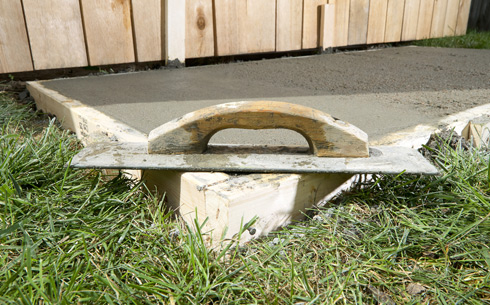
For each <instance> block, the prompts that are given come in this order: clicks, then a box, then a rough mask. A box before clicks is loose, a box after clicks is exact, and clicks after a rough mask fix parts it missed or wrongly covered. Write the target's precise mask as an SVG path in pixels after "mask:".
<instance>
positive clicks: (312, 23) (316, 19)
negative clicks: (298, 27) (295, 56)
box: [302, 0, 328, 49]
mask: <svg viewBox="0 0 490 305" xmlns="http://www.w3.org/2000/svg"><path fill="white" fill-rule="evenodd" d="M327 3H328V1H327V0H304V2H303V40H302V48H303V49H313V48H318V47H319V46H320V21H321V10H320V6H321V5H323V4H327Z"/></svg>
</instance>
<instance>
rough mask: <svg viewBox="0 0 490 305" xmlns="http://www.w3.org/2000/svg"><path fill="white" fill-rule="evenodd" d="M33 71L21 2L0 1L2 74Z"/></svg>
mask: <svg viewBox="0 0 490 305" xmlns="http://www.w3.org/2000/svg"><path fill="white" fill-rule="evenodd" d="M32 69H33V67H32V59H31V52H30V50H29V40H28V38H27V31H26V27H25V23H24V15H23V13H22V5H21V2H20V1H12V0H0V73H10V72H21V71H31V70H32Z"/></svg>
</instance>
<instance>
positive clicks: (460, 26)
mask: <svg viewBox="0 0 490 305" xmlns="http://www.w3.org/2000/svg"><path fill="white" fill-rule="evenodd" d="M470 7H471V0H461V1H460V2H459V12H458V21H457V23H456V32H455V33H454V34H455V35H456V36H460V35H465V34H466V30H467V29H468V18H469V17H470Z"/></svg>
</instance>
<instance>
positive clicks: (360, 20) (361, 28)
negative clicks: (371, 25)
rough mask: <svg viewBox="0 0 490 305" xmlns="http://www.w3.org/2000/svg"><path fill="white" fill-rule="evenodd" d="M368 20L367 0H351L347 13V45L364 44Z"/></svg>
mask: <svg viewBox="0 0 490 305" xmlns="http://www.w3.org/2000/svg"><path fill="white" fill-rule="evenodd" d="M368 19H369V0H351V2H350V13H349V40H348V44H349V45H356V44H365V43H366V41H367V29H368Z"/></svg>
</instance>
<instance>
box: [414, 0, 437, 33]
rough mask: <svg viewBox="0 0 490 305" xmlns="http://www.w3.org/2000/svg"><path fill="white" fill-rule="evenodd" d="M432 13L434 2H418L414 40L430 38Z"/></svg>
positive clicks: (423, 0)
mask: <svg viewBox="0 0 490 305" xmlns="http://www.w3.org/2000/svg"><path fill="white" fill-rule="evenodd" d="M433 13H434V0H420V13H419V22H418V25H417V36H416V39H417V40H419V39H427V38H430V26H431V24H432V15H433Z"/></svg>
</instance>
